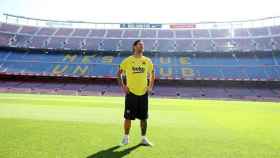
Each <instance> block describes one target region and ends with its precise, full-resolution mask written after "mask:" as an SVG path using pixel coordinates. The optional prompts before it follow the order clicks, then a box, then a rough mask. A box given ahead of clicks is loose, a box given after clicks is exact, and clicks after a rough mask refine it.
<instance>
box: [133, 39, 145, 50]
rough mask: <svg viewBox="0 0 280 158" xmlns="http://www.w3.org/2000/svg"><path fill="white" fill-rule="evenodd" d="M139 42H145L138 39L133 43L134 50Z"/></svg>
mask: <svg viewBox="0 0 280 158" xmlns="http://www.w3.org/2000/svg"><path fill="white" fill-rule="evenodd" d="M139 42H143V41H142V40H136V41H134V42H133V44H132V51H133V52H134V46H136V45H137V44H138V43H139Z"/></svg>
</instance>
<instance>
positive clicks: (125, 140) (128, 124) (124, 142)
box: [120, 119, 131, 146]
mask: <svg viewBox="0 0 280 158" xmlns="http://www.w3.org/2000/svg"><path fill="white" fill-rule="evenodd" d="M130 127H131V120H129V119H125V120H124V137H123V139H122V142H121V144H120V146H123V145H127V144H128V143H129V131H130Z"/></svg>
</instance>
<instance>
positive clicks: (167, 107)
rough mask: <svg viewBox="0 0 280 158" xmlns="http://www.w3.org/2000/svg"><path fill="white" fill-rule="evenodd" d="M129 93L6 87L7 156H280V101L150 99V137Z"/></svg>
mask: <svg viewBox="0 0 280 158" xmlns="http://www.w3.org/2000/svg"><path fill="white" fill-rule="evenodd" d="M123 102H124V98H123V97H89V96H87V97H86V96H59V95H33V94H6V93H1V94H0V158H121V157H126V158H279V157H280V103H272V102H251V101H215V100H190V99H163V98H151V99H150V112H149V114H150V118H149V122H148V123H149V126H148V138H149V139H150V140H151V141H152V142H153V143H154V144H155V146H154V147H144V146H137V144H138V143H139V141H140V129H139V121H134V122H133V124H132V129H131V135H130V138H131V139H130V144H129V145H127V146H123V147H117V146H116V145H118V144H119V142H120V141H121V138H122V136H123V129H122V123H123V106H124V105H123Z"/></svg>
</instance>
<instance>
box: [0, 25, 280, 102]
mask: <svg viewBox="0 0 280 158" xmlns="http://www.w3.org/2000/svg"><path fill="white" fill-rule="evenodd" d="M136 39H142V40H143V41H144V43H145V55H147V56H149V57H150V58H151V59H152V60H153V63H154V64H155V70H156V76H157V79H158V80H160V81H161V80H171V82H172V81H177V80H178V81H179V80H183V81H188V80H189V81H205V82H206V81H220V82H222V83H224V82H225V81H229V82H230V81H236V82H240V81H244V82H245V81H246V82H279V81H280V66H279V62H280V55H279V51H280V26H270V27H258V28H237V29H234V30H230V29H215V28H211V29H181V30H180V29H138V28H136V29H130V28H125V29H124V28H122V29H82V28H63V27H37V26H26V25H17V24H9V23H3V22H2V23H0V47H1V49H0V73H1V74H2V75H17V76H49V77H80V78H111V79H113V78H115V74H116V71H117V69H118V65H119V63H120V62H121V61H122V59H123V58H124V57H126V56H128V55H129V54H130V53H131V45H132V42H133V41H134V40H136ZM193 83H194V82H193ZM0 85H1V86H0V89H1V91H7V90H20V91H27V92H31V91H33V90H37V91H40V92H47V91H49V90H50V89H52V92H53V93H55V92H61V93H64V94H76V93H79V94H81V95H91V94H93V95H94V94H102V95H104V94H106V95H107V94H108V95H119V94H120V89H119V88H118V87H117V85H116V84H115V83H114V84H108V83H106V84H97V85H95V84H91V83H89V84H82V83H76V84H71V83H48V84H44V83H43V82H37V81H36V82H34V83H32V82H31V83H25V82H22V81H1V84H0ZM101 92H102V93H101ZM105 92H106V93H105ZM154 95H156V96H169V97H202V98H203V97H208V98H246V97H247V98H279V96H280V95H279V91H278V90H277V86H274V87H273V86H272V87H262V88H260V87H258V86H256V85H255V86H251V87H246V86H244V85H243V86H240V85H238V86H235V85H231V84H229V85H227V86H226V87H224V86H218V87H216V86H213V85H211V86H203V85H196V86H178V85H177V86H176V85H172V84H171V85H169V84H163V85H160V86H157V87H156V88H155V90H154Z"/></svg>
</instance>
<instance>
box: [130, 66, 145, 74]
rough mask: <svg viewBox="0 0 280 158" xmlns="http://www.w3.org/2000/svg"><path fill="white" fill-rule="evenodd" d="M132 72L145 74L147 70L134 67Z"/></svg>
mask: <svg viewBox="0 0 280 158" xmlns="http://www.w3.org/2000/svg"><path fill="white" fill-rule="evenodd" d="M132 72H133V73H144V72H145V68H144V67H140V66H138V67H134V66H132Z"/></svg>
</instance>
